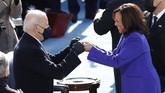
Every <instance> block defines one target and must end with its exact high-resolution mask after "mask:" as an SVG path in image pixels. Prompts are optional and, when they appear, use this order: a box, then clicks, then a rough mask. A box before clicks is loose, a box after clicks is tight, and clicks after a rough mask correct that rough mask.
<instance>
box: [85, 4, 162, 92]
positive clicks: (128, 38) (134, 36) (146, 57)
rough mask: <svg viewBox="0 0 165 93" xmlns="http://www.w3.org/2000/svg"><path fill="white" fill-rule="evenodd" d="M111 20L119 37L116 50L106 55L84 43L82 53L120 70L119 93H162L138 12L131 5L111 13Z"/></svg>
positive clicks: (141, 16) (140, 15)
mask: <svg viewBox="0 0 165 93" xmlns="http://www.w3.org/2000/svg"><path fill="white" fill-rule="evenodd" d="M113 19H114V21H115V25H116V26H117V28H118V30H119V33H121V34H122V35H121V38H120V41H119V43H118V45H117V47H116V49H114V50H113V51H112V52H108V51H105V50H104V49H101V48H99V47H97V46H95V45H93V44H91V43H89V42H83V44H84V47H85V51H89V55H88V59H89V60H91V61H94V62H96V63H100V64H103V65H107V66H111V67H114V68H119V70H120V74H121V93H161V91H160V80H159V77H158V74H157V72H156V70H155V68H154V66H153V64H152V60H151V55H150V48H149V45H148V42H147V40H146V36H148V35H149V33H148V31H147V27H146V25H145V22H144V21H145V20H144V16H143V13H142V12H141V10H140V8H139V7H138V6H137V5H135V4H132V3H126V4H123V5H121V6H120V7H119V8H117V9H116V10H114V12H113Z"/></svg>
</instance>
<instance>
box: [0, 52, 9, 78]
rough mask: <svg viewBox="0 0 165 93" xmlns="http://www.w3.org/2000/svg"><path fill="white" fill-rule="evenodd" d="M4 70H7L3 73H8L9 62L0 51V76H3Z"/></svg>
mask: <svg viewBox="0 0 165 93" xmlns="http://www.w3.org/2000/svg"><path fill="white" fill-rule="evenodd" d="M4 71H7V72H6V73H5V75H6V74H7V75H8V74H9V63H8V61H7V59H6V54H4V53H3V52H1V51H0V78H2V77H5V75H4Z"/></svg>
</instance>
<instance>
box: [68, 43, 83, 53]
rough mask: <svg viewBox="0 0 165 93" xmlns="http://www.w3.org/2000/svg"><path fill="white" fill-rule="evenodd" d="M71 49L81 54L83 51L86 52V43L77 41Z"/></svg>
mask: <svg viewBox="0 0 165 93" xmlns="http://www.w3.org/2000/svg"><path fill="white" fill-rule="evenodd" d="M71 51H73V52H74V53H75V54H77V55H79V54H81V53H82V52H84V45H83V44H81V43H80V42H76V43H74V44H73V46H72V48H71Z"/></svg>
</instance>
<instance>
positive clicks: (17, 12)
mask: <svg viewBox="0 0 165 93" xmlns="http://www.w3.org/2000/svg"><path fill="white" fill-rule="evenodd" d="M11 1H12V2H11V5H10V9H11V12H10V16H11V17H13V18H18V17H20V16H21V13H22V2H21V0H19V3H18V5H15V3H14V0H11Z"/></svg>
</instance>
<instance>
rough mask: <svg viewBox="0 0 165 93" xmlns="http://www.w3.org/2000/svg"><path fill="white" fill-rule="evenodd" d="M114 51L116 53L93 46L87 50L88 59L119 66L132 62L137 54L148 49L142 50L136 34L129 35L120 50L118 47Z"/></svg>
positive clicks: (140, 41)
mask: <svg viewBox="0 0 165 93" xmlns="http://www.w3.org/2000/svg"><path fill="white" fill-rule="evenodd" d="M115 51H116V53H115V52H114V51H113V52H107V51H105V50H103V49H100V48H96V47H93V48H92V49H91V51H90V52H89V55H88V59H89V60H91V61H94V62H96V63H100V64H103V65H106V66H111V67H115V68H119V67H121V66H123V65H125V64H127V63H129V62H132V60H136V58H137V57H138V56H140V55H142V53H144V52H145V51H149V49H148V50H144V49H143V46H142V40H141V39H139V38H138V37H136V36H131V37H129V38H128V39H127V40H126V41H125V43H124V44H123V46H122V47H121V49H120V51H119V49H118V48H117V49H116V50H115ZM117 51H118V52H117Z"/></svg>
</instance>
